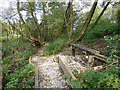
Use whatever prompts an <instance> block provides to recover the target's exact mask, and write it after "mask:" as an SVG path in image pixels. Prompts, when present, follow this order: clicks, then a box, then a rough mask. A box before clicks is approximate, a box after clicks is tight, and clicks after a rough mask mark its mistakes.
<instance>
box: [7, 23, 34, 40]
mask: <svg viewBox="0 0 120 90" xmlns="http://www.w3.org/2000/svg"><path fill="white" fill-rule="evenodd" d="M8 22H9V25H11V27H12V29H13V30H15V31H17V32H18V33H19V34H20V35H21V36H22V37H23V38H24V39H26V40H28V41H30V42H33V41H32V40H31V39H29V38H27V37H26V36H25V35H23V34H22V32H21V31H20V30H18V29H17V28H15V27H14V26H13V25H12V24H11V23H10V21H8Z"/></svg>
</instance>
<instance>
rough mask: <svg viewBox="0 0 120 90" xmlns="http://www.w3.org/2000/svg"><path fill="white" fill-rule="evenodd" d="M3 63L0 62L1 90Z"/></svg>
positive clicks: (0, 86)
mask: <svg viewBox="0 0 120 90" xmlns="http://www.w3.org/2000/svg"><path fill="white" fill-rule="evenodd" d="M2 78H3V77H2V63H1V62H0V90H2Z"/></svg>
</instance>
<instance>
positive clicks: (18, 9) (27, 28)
mask: <svg viewBox="0 0 120 90" xmlns="http://www.w3.org/2000/svg"><path fill="white" fill-rule="evenodd" d="M17 12H18V14H19V17H20V20H21V21H22V23H23V25H24V26H25V28H26V30H27V31H28V34H29V36H30V38H31V39H34V38H33V37H32V35H31V33H30V28H29V27H28V26H27V25H26V23H25V21H24V20H23V17H22V15H21V13H20V8H19V0H17Z"/></svg>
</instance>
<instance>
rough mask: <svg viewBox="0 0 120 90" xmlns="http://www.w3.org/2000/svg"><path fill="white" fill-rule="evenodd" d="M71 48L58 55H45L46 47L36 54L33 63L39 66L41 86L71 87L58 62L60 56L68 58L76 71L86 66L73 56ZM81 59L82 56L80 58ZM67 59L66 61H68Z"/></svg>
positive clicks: (70, 65) (71, 66)
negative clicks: (76, 60)
mask: <svg viewBox="0 0 120 90" xmlns="http://www.w3.org/2000/svg"><path fill="white" fill-rule="evenodd" d="M70 52H71V48H68V49H67V50H65V51H64V52H61V53H60V54H58V55H54V56H47V57H43V54H44V48H40V49H39V50H38V52H37V53H36V55H35V56H34V57H33V58H32V60H31V61H32V63H34V64H36V65H37V66H38V70H39V80H38V82H39V88H69V86H68V85H67V81H66V79H65V78H64V77H65V76H64V75H63V73H62V70H61V69H60V67H59V64H58V60H57V59H58V58H57V57H58V56H59V57H63V58H65V59H66V60H68V62H69V64H68V67H69V68H70V69H71V70H72V71H74V70H76V69H80V68H81V69H82V68H85V67H83V66H81V65H80V64H79V63H78V62H75V61H74V59H75V58H74V57H72V56H71V53H70ZM78 59H80V58H78ZM66 60H65V61H66Z"/></svg>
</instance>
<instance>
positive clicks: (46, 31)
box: [42, 3, 48, 41]
mask: <svg viewBox="0 0 120 90" xmlns="http://www.w3.org/2000/svg"><path fill="white" fill-rule="evenodd" d="M42 4H43V20H44V22H45V23H44V24H45V36H44V38H45V41H48V25H47V18H46V17H45V13H46V12H45V4H44V3H42Z"/></svg>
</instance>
